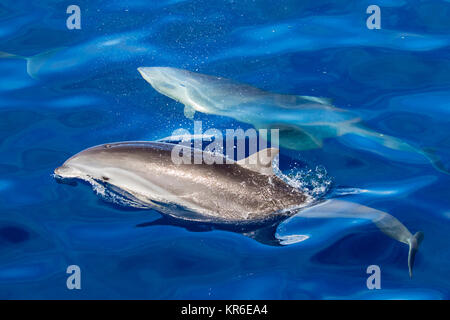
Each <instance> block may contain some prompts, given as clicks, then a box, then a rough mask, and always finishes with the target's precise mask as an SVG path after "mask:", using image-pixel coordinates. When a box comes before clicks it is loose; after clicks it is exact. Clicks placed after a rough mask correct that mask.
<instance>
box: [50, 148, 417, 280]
mask: <svg viewBox="0 0 450 320" xmlns="http://www.w3.org/2000/svg"><path fill="white" fill-rule="evenodd" d="M175 146H176V145H175V144H169V143H160V142H118V143H110V144H104V145H100V146H96V147H92V148H89V149H86V150H84V151H82V152H80V153H78V154H76V155H74V156H73V157H71V158H70V159H68V160H67V161H66V162H65V163H64V164H63V165H62V166H60V167H58V168H57V169H55V172H54V173H55V177H56V178H58V179H63V180H64V179H69V180H70V179H80V180H83V181H86V182H88V183H90V184H91V185H92V186H93V187H94V188H96V189H97V191H98V190H99V187H100V188H107V189H108V190H112V191H113V192H114V193H116V194H118V195H120V196H121V197H123V198H125V199H127V200H128V203H132V204H135V205H136V206H138V207H140V208H153V209H155V210H157V211H160V212H162V213H164V214H166V215H169V216H170V217H172V219H175V220H177V221H182V220H184V221H193V222H196V223H206V224H209V225H217V226H238V227H239V226H245V225H253V226H257V229H266V231H267V230H268V231H270V232H274V229H273V228H270V226H271V225H272V226H275V227H276V225H277V224H276V223H279V222H281V221H282V220H284V219H286V218H288V217H289V216H293V215H294V214H296V213H297V212H299V211H301V210H302V209H305V208H306V207H310V208H309V209H305V213H311V212H313V213H314V212H315V213H316V214H311V216H312V217H347V218H364V219H369V220H371V221H372V222H374V223H375V225H376V226H377V227H378V228H379V229H380V230H381V231H382V232H383V233H385V234H386V235H388V236H390V237H391V238H394V239H396V240H398V241H400V242H403V243H406V244H408V245H409V258H408V266H409V271H410V275H412V267H413V263H414V256H415V253H416V251H417V249H418V246H419V243H420V242H421V240H422V237H423V235H422V233H421V232H418V233H416V234H415V235H412V234H411V233H410V232H409V231H408V229H407V228H406V227H405V226H404V225H403V224H402V223H401V222H400V221H398V220H397V219H396V218H394V217H393V216H391V215H389V214H387V213H385V212H382V211H378V210H375V209H371V208H368V207H365V206H360V205H358V204H354V203H350V202H346V201H335V200H330V201H331V202H330V201H328V202H326V204H327V206H328V207H329V206H330V205H331V206H332V208H331V210H320V207H319V210H316V211H314V208H315V206H312V207H311V204H312V203H311V202H312V199H311V198H310V197H309V196H308V195H306V194H304V193H303V192H301V191H300V190H298V189H297V188H295V187H293V186H291V185H289V184H287V183H286V182H284V181H283V180H282V179H280V177H278V176H276V175H275V174H274V170H273V163H272V160H273V159H274V157H275V156H276V155H277V154H278V150H277V149H275V148H270V149H265V150H262V151H260V152H258V153H256V154H253V155H251V156H249V157H248V158H245V159H242V160H239V161H233V162H229V163H225V159H223V160H224V161H223V162H224V163H223V164H220V162H219V163H217V162H218V161H216V163H213V164H206V163H205V162H204V161H202V163H200V164H194V162H193V161H192V162H191V164H184V163H180V164H176V163H175V162H174V161H173V157H172V151H173V148H174V147H175ZM191 150H193V149H191ZM194 151H195V150H194ZM197 151H199V152H202V151H201V150H197ZM183 152H184V150H183ZM202 153H203V157H202V158H203V159H204V154H205V152H202ZM262 153H264V155H266V156H267V159H268V160H269V161H265V162H264V161H261V159H264V157H261V155H262ZM191 156H192V157H193V156H194V152H191ZM215 157H223V156H221V155H215ZM216 159H218V158H216ZM322 209H323V207H322ZM300 214H301V212H300ZM274 222H275V224H274ZM149 225H151V223H150V224H149ZM267 226H269V227H267ZM241 230H244V229H241ZM256 231H257V230H256ZM256 231H255V230H251V229H246V230H245V232H244V231H242V233H243V234H245V235H246V236H249V237H252V238H255V239H256V240H258V241H259V240H260V239H258V233H257V232H256ZM266 243H267V242H266Z"/></svg>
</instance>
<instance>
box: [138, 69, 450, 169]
mask: <svg viewBox="0 0 450 320" xmlns="http://www.w3.org/2000/svg"><path fill="white" fill-rule="evenodd" d="M138 71H139V73H140V74H141V75H142V77H143V78H144V79H145V80H146V81H147V82H148V83H150V85H151V86H152V87H153V88H154V89H155V90H156V91H158V92H159V93H161V94H163V95H166V96H167V97H169V98H172V99H174V100H176V101H178V102H180V103H182V104H184V106H185V107H184V114H185V116H186V117H188V118H191V119H192V118H193V116H194V114H195V112H196V111H198V112H202V113H206V114H214V115H219V116H226V117H231V118H233V119H235V120H237V121H240V122H244V123H247V124H250V125H252V126H254V127H255V128H256V129H279V130H280V131H279V139H280V141H279V145H280V146H282V147H285V148H288V149H293V150H300V151H302V150H309V149H314V148H321V147H322V146H323V141H324V139H327V138H334V137H343V136H345V137H346V138H347V139H350V141H349V142H347V144H348V145H350V146H351V147H357V148H360V149H364V150H366V151H369V152H373V153H376V154H379V155H382V156H387V157H389V158H390V159H392V160H397V161H401V162H406V163H424V161H430V162H431V163H432V164H433V166H434V167H435V168H436V169H437V170H439V171H441V172H444V173H447V174H448V173H449V170H448V168H446V166H445V165H444V164H443V163H442V162H441V161H440V160H439V159H438V157H437V156H436V155H434V154H433V153H432V151H431V150H430V151H424V150H421V149H418V148H415V147H413V146H411V145H409V144H408V143H406V142H403V141H402V140H400V139H398V138H395V137H392V136H389V135H385V134H382V133H378V132H375V131H373V130H371V129H369V128H368V127H366V126H365V125H364V124H363V123H362V121H361V118H360V117H359V116H357V115H356V114H355V113H353V112H350V111H348V110H344V109H339V108H336V107H334V106H333V105H332V104H331V102H330V100H329V99H325V98H318V97H311V96H298V95H285V94H277V93H271V92H267V91H263V90H261V89H258V88H255V87H252V86H250V85H246V84H241V83H237V82H234V81H232V80H229V79H225V78H221V77H215V76H210V75H204V74H200V73H195V72H190V71H187V70H182V69H176V68H170V67H139V68H138ZM344 141H346V139H344Z"/></svg>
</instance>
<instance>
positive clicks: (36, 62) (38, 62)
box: [0, 47, 64, 79]
mask: <svg viewBox="0 0 450 320" xmlns="http://www.w3.org/2000/svg"><path fill="white" fill-rule="evenodd" d="M62 49H64V47H60V48H55V49H51V50H48V51H45V52H43V53H38V54H36V55H34V56H31V57H24V56H19V55H17V54H12V53H7V52H2V51H0V58H10V59H24V60H26V62H27V73H28V75H29V76H30V77H32V78H33V79H37V78H38V77H37V73H38V71H39V70H40V69H41V67H42V66H43V65H44V63H46V62H47V61H48V60H49V59H50V58H51V57H52V56H53V55H55V54H56V53H57V52H59V51H61V50H62Z"/></svg>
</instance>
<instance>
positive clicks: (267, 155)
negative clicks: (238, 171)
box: [236, 148, 280, 176]
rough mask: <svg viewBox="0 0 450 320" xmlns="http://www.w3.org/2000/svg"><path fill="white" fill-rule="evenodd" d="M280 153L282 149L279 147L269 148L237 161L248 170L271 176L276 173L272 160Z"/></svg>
mask: <svg viewBox="0 0 450 320" xmlns="http://www.w3.org/2000/svg"><path fill="white" fill-rule="evenodd" d="M278 153H280V150H278V149H277V148H267V149H264V150H261V151H259V152H256V153H254V154H252V155H250V156H249V157H247V158H245V159H241V160H239V161H237V162H236V163H237V164H238V165H240V166H241V167H243V168H246V169H248V170H251V171H254V172H258V173H261V174H265V175H268V176H271V175H274V173H273V167H272V162H273V160H274V159H275V157H276V156H277V155H278Z"/></svg>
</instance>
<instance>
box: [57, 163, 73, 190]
mask: <svg viewBox="0 0 450 320" xmlns="http://www.w3.org/2000/svg"><path fill="white" fill-rule="evenodd" d="M68 170H69V168H68V167H66V166H65V165H62V166H60V167H58V168H56V169H55V170H54V171H53V173H54V175H53V177H54V178H55V180H56V182H57V183H61V184H67V185H70V186H76V185H77V182H76V181H75V179H74V178H72V177H70V176H67V171H68Z"/></svg>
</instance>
